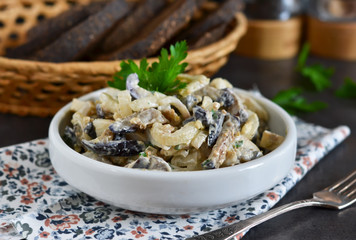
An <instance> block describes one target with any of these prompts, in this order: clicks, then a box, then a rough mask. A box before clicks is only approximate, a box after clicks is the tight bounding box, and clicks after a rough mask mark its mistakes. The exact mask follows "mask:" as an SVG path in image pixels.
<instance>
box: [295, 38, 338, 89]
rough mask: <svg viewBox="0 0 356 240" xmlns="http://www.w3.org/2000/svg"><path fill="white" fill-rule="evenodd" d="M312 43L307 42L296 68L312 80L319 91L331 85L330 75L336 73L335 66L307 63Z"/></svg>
mask: <svg viewBox="0 0 356 240" xmlns="http://www.w3.org/2000/svg"><path fill="white" fill-rule="evenodd" d="M309 51H310V45H309V43H305V44H304V45H303V47H302V50H301V52H300V54H299V56H298V65H297V68H296V70H297V71H298V72H299V73H300V74H301V75H302V76H303V77H305V78H306V79H308V80H310V82H311V83H312V84H313V86H314V88H315V90H316V91H317V92H321V91H323V90H324V89H327V88H329V87H331V80H330V77H331V76H332V75H333V74H334V69H333V68H330V67H329V68H326V67H324V66H322V65H321V64H313V65H306V60H307V58H308V56H309Z"/></svg>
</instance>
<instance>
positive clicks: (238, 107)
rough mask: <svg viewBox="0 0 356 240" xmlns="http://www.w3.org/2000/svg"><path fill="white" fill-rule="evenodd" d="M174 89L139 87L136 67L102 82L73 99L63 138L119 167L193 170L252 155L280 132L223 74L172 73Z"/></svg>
mask: <svg viewBox="0 0 356 240" xmlns="http://www.w3.org/2000/svg"><path fill="white" fill-rule="evenodd" d="M177 78H178V80H180V81H181V82H184V83H186V84H187V85H186V87H185V88H183V89H179V90H178V91H177V93H176V94H175V95H166V94H163V93H160V92H153V91H148V90H146V89H144V88H141V87H140V86H139V85H138V83H139V79H138V75H137V74H135V73H132V74H130V75H129V76H128V77H127V79H126V90H118V89H115V88H108V89H107V90H106V91H105V92H102V93H101V94H100V96H99V98H98V99H97V100H95V101H94V100H91V101H82V100H79V99H74V100H73V101H72V104H71V111H72V112H73V115H72V118H71V124H70V125H68V126H66V127H65V130H64V133H63V139H64V140H65V141H66V143H67V144H68V145H69V146H70V147H72V148H73V149H74V150H75V151H77V152H79V153H82V154H83V155H85V156H87V157H89V158H92V159H95V160H98V161H102V162H105V163H109V164H114V165H118V166H122V167H127V168H138V169H149V170H161V171H194V170H206V169H216V168H222V167H229V166H233V165H236V164H240V163H243V162H247V161H251V160H253V159H256V158H259V157H261V156H263V154H266V153H268V152H270V151H272V150H274V149H275V148H276V147H278V146H279V145H280V144H281V143H282V142H283V140H284V137H283V136H280V135H278V134H276V133H273V132H270V131H269V130H268V125H267V121H268V113H267V111H266V110H265V109H264V108H263V106H262V105H260V104H259V103H258V101H256V100H255V99H254V98H251V97H250V95H249V94H246V93H241V92H237V91H236V90H235V89H234V88H233V87H232V85H231V84H230V83H229V82H228V81H227V80H225V79H222V78H216V79H213V80H212V81H210V79H209V78H207V77H205V76H204V75H188V74H179V75H178V77H177Z"/></svg>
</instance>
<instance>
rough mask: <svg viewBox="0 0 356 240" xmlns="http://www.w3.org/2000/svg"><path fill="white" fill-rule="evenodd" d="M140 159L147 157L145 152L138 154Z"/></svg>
mask: <svg viewBox="0 0 356 240" xmlns="http://www.w3.org/2000/svg"><path fill="white" fill-rule="evenodd" d="M139 155H140V156H141V157H147V153H146V152H140V154H139Z"/></svg>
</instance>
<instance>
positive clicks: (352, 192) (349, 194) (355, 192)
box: [346, 188, 356, 198]
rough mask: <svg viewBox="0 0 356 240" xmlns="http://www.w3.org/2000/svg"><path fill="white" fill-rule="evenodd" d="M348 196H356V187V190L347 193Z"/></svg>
mask: <svg viewBox="0 0 356 240" xmlns="http://www.w3.org/2000/svg"><path fill="white" fill-rule="evenodd" d="M353 195H354V196H353ZM346 197H348V198H356V188H355V189H354V190H352V191H351V192H349V193H347V194H346Z"/></svg>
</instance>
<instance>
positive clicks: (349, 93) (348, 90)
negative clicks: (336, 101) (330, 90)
mask: <svg viewBox="0 0 356 240" xmlns="http://www.w3.org/2000/svg"><path fill="white" fill-rule="evenodd" d="M335 95H336V96H338V97H341V98H356V82H354V81H352V79H351V78H345V80H344V84H343V85H342V86H341V87H340V88H339V89H337V90H336V92H335Z"/></svg>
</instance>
